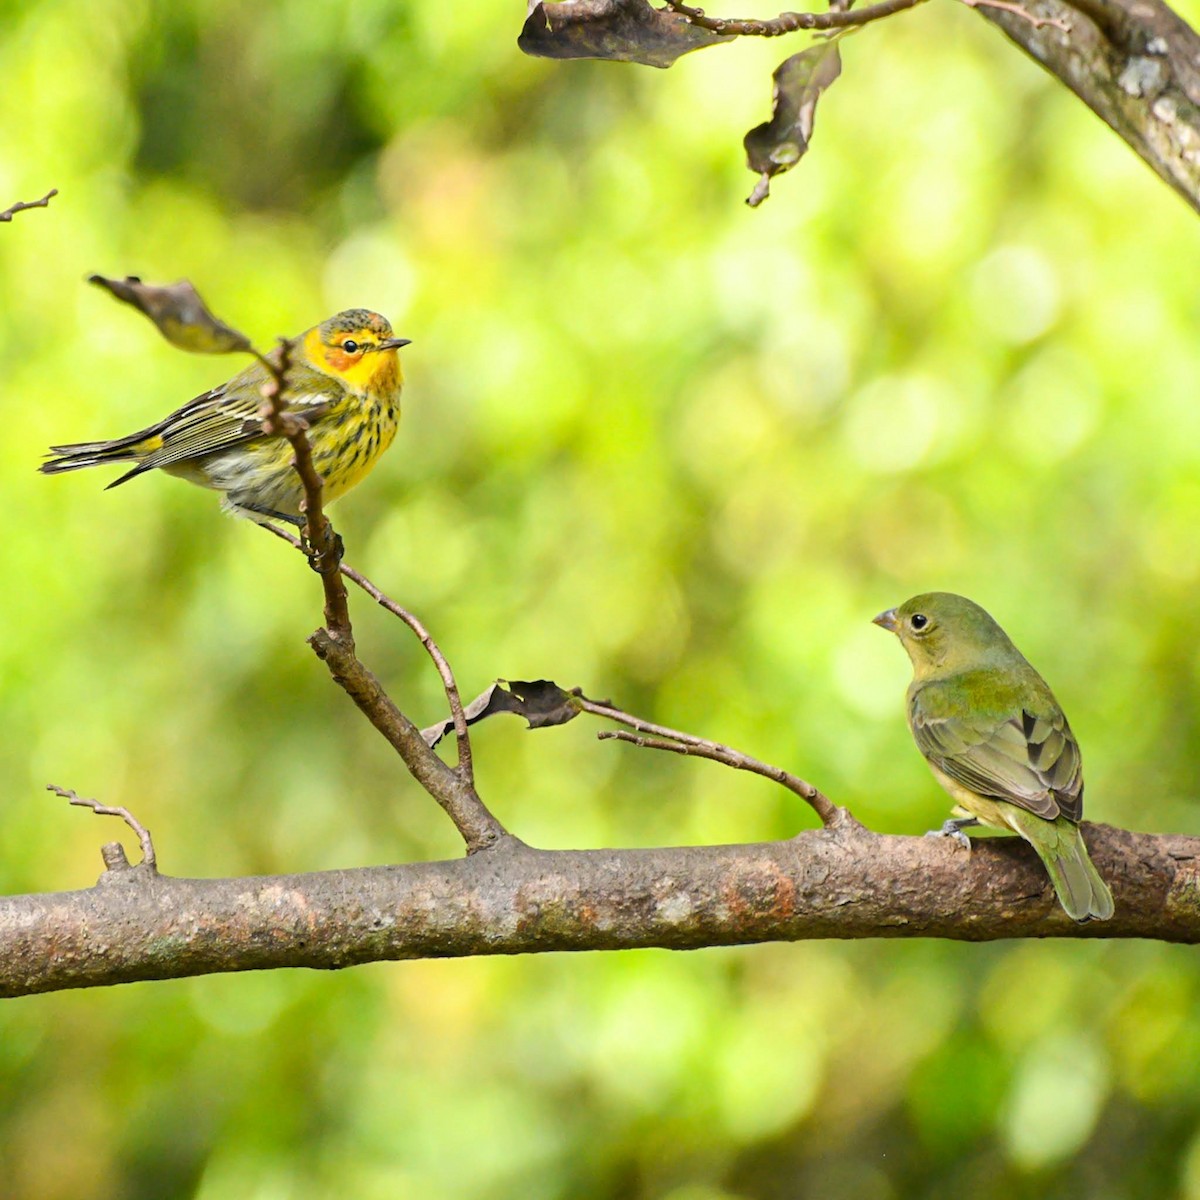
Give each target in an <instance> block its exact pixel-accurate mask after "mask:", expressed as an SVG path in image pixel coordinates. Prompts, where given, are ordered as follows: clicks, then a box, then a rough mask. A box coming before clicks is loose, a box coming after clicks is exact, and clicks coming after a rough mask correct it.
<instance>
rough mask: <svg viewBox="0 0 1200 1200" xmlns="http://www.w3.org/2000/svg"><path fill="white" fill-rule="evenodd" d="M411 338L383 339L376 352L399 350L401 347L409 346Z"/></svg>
mask: <svg viewBox="0 0 1200 1200" xmlns="http://www.w3.org/2000/svg"><path fill="white" fill-rule="evenodd" d="M411 345H412V338H384V339H383V341H382V342H380V343H379V344H378V345H377V346H376V347H375V349H376V350H399V349H400V347H401V346H411Z"/></svg>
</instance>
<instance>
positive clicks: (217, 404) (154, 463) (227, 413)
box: [110, 363, 337, 487]
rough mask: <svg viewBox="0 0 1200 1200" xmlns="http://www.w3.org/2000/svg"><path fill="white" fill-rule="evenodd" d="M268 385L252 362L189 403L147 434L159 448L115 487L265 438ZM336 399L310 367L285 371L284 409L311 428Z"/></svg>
mask: <svg viewBox="0 0 1200 1200" xmlns="http://www.w3.org/2000/svg"><path fill="white" fill-rule="evenodd" d="M266 380H267V373H266V370H265V369H264V368H263V366H262V365H261V364H260V363H255V364H254V365H253V366H251V367H249V368H248V369H247V370H245V371H243V372H242V373H241V374H240V375H238V376H237V377H236V378H234V379H231V380H230V381H229V382H228V383H224V384H221V386H220V387H215V388H213V389H212V390H211V391H208V392H204V393H203V394H202V395H199V396H197V397H196V398H195V399H194V400H189V401H188V402H187V403H186V404H185V405H183V406H182V407H181V408H178V409H176V410H175V411H174V412H173V413H171V415H170V416H169V417H165V418H164V419H163V420H162V421H160V422H159V423H158V424H157V425H155V426H153V427H152V428H151V429H149V430H147V435H148V437H150V436H157V437H158V438H160V439H161V441H162V444H161V446H159V447H158V448H157V449H155V450H152V451H151V452H150V453H149V454H147V455H146V456H145V458H143V459H142V461H141V462H140V463H139V464H138V465H137V467H135V468H134V469H133V470H132V471H130V472H129V473H128V474H127V475H124V476H122V477H121V479H118V480H117V481H116V483H123V482H124V481H125V480H126V479H129V478H132V476H134V475H140V474H141V473H142V472H143V471H149V470H152V469H153V468H154V467H169V466H171V465H172V464H173V463H177V462H183V461H184V460H186V459H189V458H201V457H203V456H204V455H206V454H215V453H218V452H219V451H221V450H228V449H231V448H232V447H234V446H238V445H241V444H242V443H244V442H250V441H254V440H255V439H257V438H262V437H264V436H265V435H264V434H263V431H262V417H261V416H260V415H259V410H260V409H261V407H262V404H263V396H262V385H263V384H264V383H265V382H266ZM336 399H337V396H336V394H335V387H334V385H333V384H332V381H331V380H330V379H329V378H328V377H327V376H325V375H322V374H321V373H320V372H318V371H313V370H311V369H308V368H293V369H292V370H291V371H289V373H288V390H287V401H288V408H289V409H290V410H292V411H294V412H296V413H298V414H299V415H301V416H303V417H304V419H305V420H306V421H308V422H309V423H310V424H311V423H313V422H314V421H316V420H318V419H319V418H320V417H322V416H324V414H325V413H327V412H328V411H329V409H330V407H331V406H332V405H333V403H334V402H335V400H336ZM110 486H114V487H115V486H116V484H112V485H110Z"/></svg>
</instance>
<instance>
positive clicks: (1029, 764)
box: [909, 693, 1083, 821]
mask: <svg viewBox="0 0 1200 1200" xmlns="http://www.w3.org/2000/svg"><path fill="white" fill-rule="evenodd" d="M909 723H910V725H911V726H912V732H913V737H914V738H915V739H916V742H917V745H918V746H919V747H920V750H921V753H922V754H924V755H925V757H926V758H927V759H928V760H929V761H930V762H931V763H932V764H933V765H934V766H935V767H937V768H938V770H940V771H942V772H943V773H944V774H946V775H948V776H949V777H950V778H951V779H953V780H955V781H956V782H958V783H961V784H962V785H963V786H964V787H967V788H970V789H971V790H972V791H973V792H978V793H979V795H981V796H988V797H990V798H992V799H996V800H1008V801H1010V802H1011V803H1013V804H1017V805H1019V806H1020V807H1021V808H1025V809H1028V810H1029V811H1030V812H1032V813H1035V814H1036V815H1037V816H1039V817H1046V818H1047V819H1050V820H1052V819H1053V818H1055V817H1057V816H1058V815H1059V814H1060V813H1061V814H1063V815H1064V816H1067V817H1070V818H1071V820H1073V821H1077V820H1079V818H1080V815H1081V814H1082V811H1083V771H1082V765H1081V760H1080V755H1079V745H1078V743H1077V742H1076V741H1075V738H1074V735H1073V734H1072V733H1071V728H1070V726H1069V725H1068V724H1067V719H1066V717H1065V716H1063V714H1062V713H1061V712H1057V713H1054V714H1050V715H1046V714H1041V715H1034V714H1033V713H1030V712H1027V711H1025V710H1022V711H1021V712H1020V713H1018V714H1017V715H1016V716H1014V717H1012V718H1010V719H1008V720H996V719H995V718H992V717H986V716H981V717H978V718H976V717H963V716H961V715H943V714H938V713H936V712H934V711H931V710H930V707H929V706H928V705H926V704H923V703H922V697H921V694H920V693H918V694H917V695H916V696H914V697H913V698H912V700H911V701H910V703H909Z"/></svg>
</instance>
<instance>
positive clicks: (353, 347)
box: [342, 338, 358, 354]
mask: <svg viewBox="0 0 1200 1200" xmlns="http://www.w3.org/2000/svg"><path fill="white" fill-rule="evenodd" d="M342 349H343V350H345V352H346V353H347V354H357V353H358V343H357V342H352V341H351V340H350V339H349V338H347V339H346V340H345V341H344V342H343V343H342Z"/></svg>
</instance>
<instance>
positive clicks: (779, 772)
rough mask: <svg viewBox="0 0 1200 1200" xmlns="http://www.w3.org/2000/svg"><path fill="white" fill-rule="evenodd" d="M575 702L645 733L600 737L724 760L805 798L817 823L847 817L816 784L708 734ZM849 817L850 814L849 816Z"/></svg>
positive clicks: (827, 823) (591, 702)
mask: <svg viewBox="0 0 1200 1200" xmlns="http://www.w3.org/2000/svg"><path fill="white" fill-rule="evenodd" d="M579 706H580V708H582V709H583V711H584V712H588V713H591V714H592V715H593V716H596V717H604V718H605V719H606V720H609V721H616V722H617V723H618V724H619V725H627V726H628V727H629V728H630V729H633V730H635V731H636V733H637V734H642V735H647V736H642V737H636V736H633V735H631V734H628V733H625V732H623V731H621V730H607V731H605V732H603V733H599V734H597V735H596V736H597V737H599V738H600V739H602V740H606V739H616V740H617V741H622V742H631V743H633V744H634V745H636V746H644V747H646V748H647V749H649V750H670V751H671V752H672V753H673V754H687V755H691V756H693V757H695V758H709V759H712V760H713V762H719V763H724V764H725V765H726V766H727V767H733V768H734V769H735V770H738V771H750V772H752V773H753V774H755V775H762V776H763V777H764V778H766V779H771V780H774V781H775V782H776V783H778V784H782V785H783V786H784V787H785V788H787V789H788V791H790V792H794V793H795V794H796V795H797V796H799V797H800V798H801V799H802V800H805V801H807V802H808V804H809V805H810V806H811V808H812V810H813V811H814V812H815V813H816V814H817V816H818V817H820V818H821V824H822V825H824V826H825V827H826V828H829V827H830V826H833V825H840V824H842V823H843V822H845V821H846V820H847V819H848V818H849V814H848V813H847V812H846V810H845V809H843V808H839V807H838V806H837V805H836V804H834V803H833V801H832V800H830V799H829V797H828V796H826V795H825V794H824V792H822V791H821V790H820V789H819V788H816V787H814V786H813V785H812V784H811V783H809V782H808V781H807V780H804V779H801V778H800V777H799V776H798V775H793V774H792V773H791V772H790V771H785V770H784V769H783V768H782V767H774V766H771V764H770V763H765V762H762V761H760V760H759V759H757V758H751V757H750V756H749V755H748V754H743V753H742V752H741V751H740V750H734V749H733V748H732V747H730V746H726V745H723V744H722V743H721V742H713V741H710V740H709V739H708V738H702V737H697V736H696V735H695V734H694V733H683V732H682V731H681V730H678V729H668V728H667V727H666V726H665V725H655V724H654V723H653V722H651V721H643V720H642V718H641V717H635V716H632V715H631V714H629V713H627V712H622V711H621V710H620V709H619V708H613V707H612V705H610V704H599V703H597V702H596V701H595V700H589V699H588V698H587V697H586V696H580V697H579ZM851 819H852V818H851Z"/></svg>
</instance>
